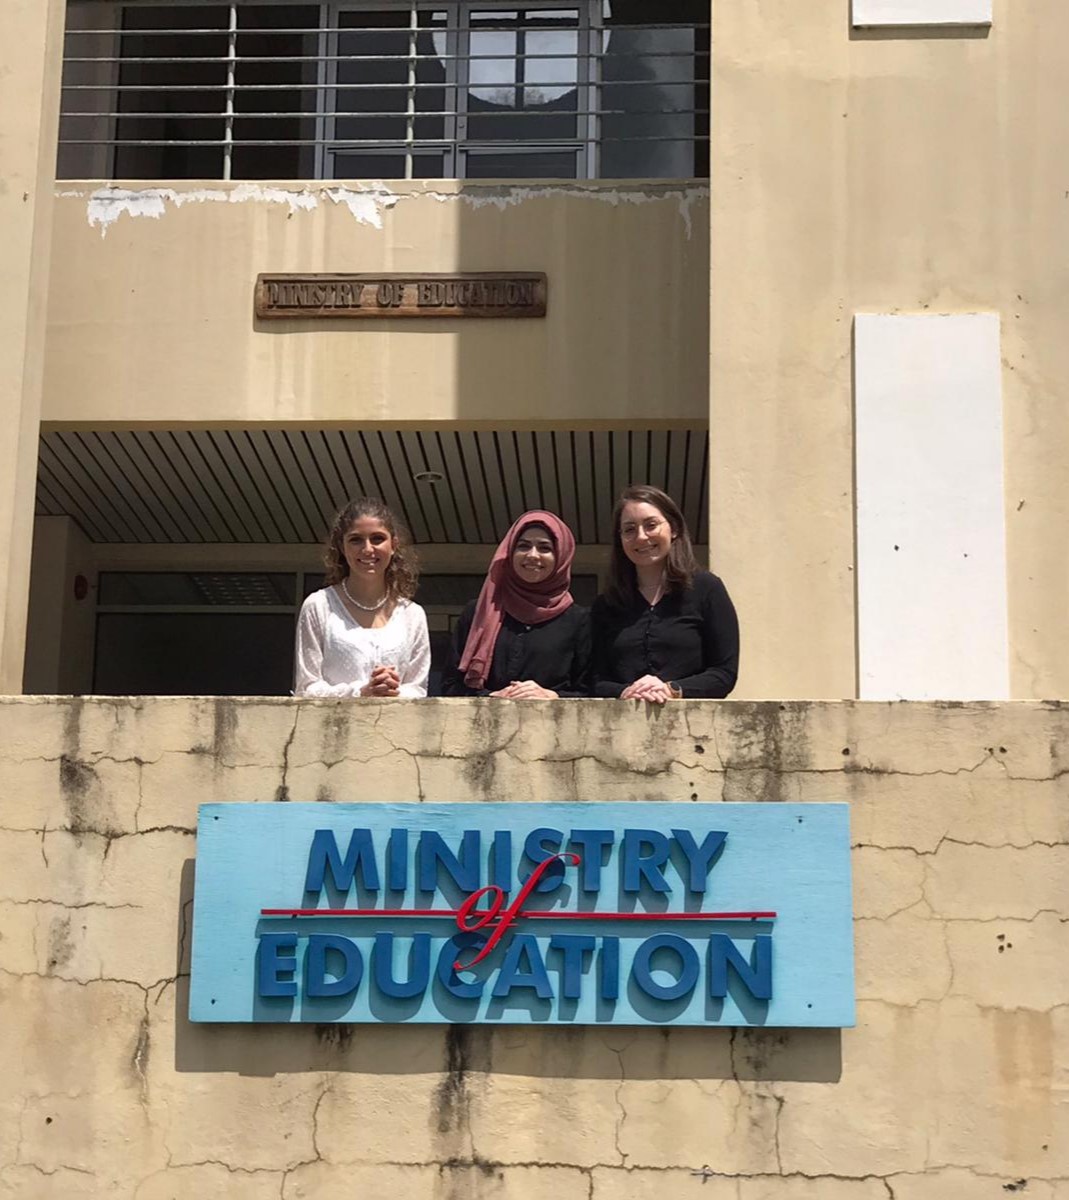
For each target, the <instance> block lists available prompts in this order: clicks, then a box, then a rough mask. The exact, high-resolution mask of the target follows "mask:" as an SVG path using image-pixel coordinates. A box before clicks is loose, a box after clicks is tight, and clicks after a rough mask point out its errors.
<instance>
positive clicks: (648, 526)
mask: <svg viewBox="0 0 1069 1200" xmlns="http://www.w3.org/2000/svg"><path fill="white" fill-rule="evenodd" d="M663 524H664V521H662V520H660V519H659V518H657V517H650V518H649V519H648V520H645V521H643V522H642V524H641V525H630V524H628V525H621V526H620V537H621V538H623V540H624V541H625V542H631V541H634V540H635V538H637V537H638V531H639V530H640V529H641V530H642V532H643V533H644V534H645V535H646V536H647V537H653V535H654V534H655V533H656V532H657V530H658V529H660V527H661V526H662V525H663Z"/></svg>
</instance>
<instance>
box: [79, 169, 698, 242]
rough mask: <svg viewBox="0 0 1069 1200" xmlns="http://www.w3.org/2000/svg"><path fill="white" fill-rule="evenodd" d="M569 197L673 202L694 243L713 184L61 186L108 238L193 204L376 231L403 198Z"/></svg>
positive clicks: (490, 201) (484, 202)
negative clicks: (328, 218) (282, 213)
mask: <svg viewBox="0 0 1069 1200" xmlns="http://www.w3.org/2000/svg"><path fill="white" fill-rule="evenodd" d="M560 195H566V196H569V197H571V198H574V199H577V200H588V201H590V200H593V201H596V202H598V203H600V204H608V205H611V206H613V207H618V206H620V205H622V204H626V205H637V204H654V203H664V202H667V203H674V204H676V205H677V206H678V211H679V217H680V220H681V221H682V222H683V228H684V232H685V234H686V237H687V239H688V240H689V239H690V237H691V234H692V232H693V220H692V209H693V206H694V205H695V204H696V203H698V202H700V201H702V200H705V199H708V196H709V188H708V187H704V186H694V187H687V186H681V185H676V184H672V185H666V186H661V185H657V184H644V185H642V186H637V187H614V188H599V187H582V186H580V187H575V186H564V187H561V186H535V187H525V186H509V185H506V186H499V187H495V186H490V187H477V188H463V189H461V190H458V191H441V190H434V189H419V190H413V191H394V190H393V189H391V188H390V187H389V185H387V184H386V183H384V182H382V181H369V182H367V183H363V184H345V185H344V186H338V187H330V188H285V187H277V186H270V185H265V184H259V183H241V184H237V185H236V186H233V187H225V186H223V187H194V188H190V189H188V190H179V189H177V188H172V187H146V188H125V187H115V186H105V187H99V188H94V189H93V190H92V191H84V190H78V189H73V190H71V189H66V190H57V192H56V196H57V198H58V199H78V200H85V201H86V220H87V221H88V223H89V225H90V227H91V228H94V229H95V228H99V229H100V235H101V237H106V236H107V232H108V229H109V228H110V227H111V226H112V225H114V224H115V222H116V221H118V220H119V219H120V218H122V217H124V216H126V217H131V218H134V219H138V218H146V217H147V218H149V219H151V220H154V221H158V220H160V218H161V217H163V216H165V215H166V213H167V211H168V209H169V208H175V209H178V208H182V207H183V206H184V205H186V204H250V203H251V204H267V205H286V206H287V207H288V208H289V211H290V214H291V215H293V214H295V213H298V212H314V211H315V210H316V209H318V208H319V207H320V204H321V202H322V201H323V200H329V201H331V203H333V204H336V205H343V206H344V207H345V208H347V209H348V210H349V213H350V215H351V216H352V217H353V220H355V221H356V222H357V223H358V224H360V225H370V226H372V227H373V228H375V229H381V228H382V227H383V216H384V214H385V213H387V212H390V211H391V210H392V209H394V208H396V207H397V205H399V204H401V203H402V202H403V201H408V200H415V199H419V198H421V197H422V198H425V199H428V200H433V201H436V202H438V203H439V204H464V205H466V206H467V207H469V208H472V209H480V208H488V207H490V208H496V209H497V210H498V211H504V210H505V209H507V208H513V207H515V206H517V205H521V204H526V203H528V202H530V201H535V200H541V199H544V198H547V197H551V196H560Z"/></svg>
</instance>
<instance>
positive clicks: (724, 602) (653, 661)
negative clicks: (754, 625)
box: [590, 571, 739, 699]
mask: <svg viewBox="0 0 1069 1200" xmlns="http://www.w3.org/2000/svg"><path fill="white" fill-rule="evenodd" d="M590 621H591V626H592V629H593V642H594V647H593V676H594V679H593V691H594V695H595V696H619V695H620V693H621V692H622V691H623V690H624V688H625V687H627V685H628V684H629V683H634V682H635V680H636V679H641V678H642V676H643V675H656V676H657V678H658V679H663V680H664V681H665V683H671V684H674V685H675V686H676V687H677V688H680V689H681V690H682V692H683V696H684V698H687V699H719V698H721V697H723V696H727V695H728V694H729V693H730V692H731V689H732V688H733V687H734V686H735V678H736V676H737V675H738V673H739V621H738V617H736V615H735V606H734V605H733V604H732V603H731V597H730V596H729V595H728V593H727V588H725V587H724V585H723V584H722V583H721V582H720V580H719V579H718V578H717V577H716V576H715V575H710V573H709V572H708V571H698V572H696V573H695V576H694V583H693V584H692V585H691V587H689V588H685V589H683V590H679V589H673V590H672V591H670V592H669V593H668V594H667V595H666V596H663V597H662V598H661V599H660V600H658V602H657V603H656V604H654V605H653V606H652V607H651V606H650V605H649V604H647V603H646V601H645V600H644V599H643V597H642V596H641V595H640V594H639V593H638V592H635V594H634V596H633V597H632V598H631V599H630V600H629V601H628V602H627V603H626V604H624V605H623V606H622V607H620V606H618V605H615V604H612V603H611V602H610V601H609V600H608V599H607V598H606V597H605V596H599V597H598V598H597V600H595V601H594V607H593V608H592V609H591V610H590Z"/></svg>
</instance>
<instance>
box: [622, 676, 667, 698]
mask: <svg viewBox="0 0 1069 1200" xmlns="http://www.w3.org/2000/svg"><path fill="white" fill-rule="evenodd" d="M620 699H621V700H648V701H649V702H650V703H651V704H664V703H665V701H667V700H678V699H679V692H678V691H676V690H675V689H674V688H673V687H672V685H671V684H670V683H665V681H664V680H663V679H658V678H657V676H656V675H643V676H642V678H641V679H636V680H635V682H634V683H629V684H628V685H627V687H625V688H624V690H623V691H622V692H621V693H620Z"/></svg>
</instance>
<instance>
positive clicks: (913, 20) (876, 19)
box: [853, 0, 994, 27]
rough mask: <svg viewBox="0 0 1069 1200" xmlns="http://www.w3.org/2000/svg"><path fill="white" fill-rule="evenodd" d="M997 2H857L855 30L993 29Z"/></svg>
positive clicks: (907, 0) (918, 0) (891, 0)
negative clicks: (910, 27) (908, 27)
mask: <svg viewBox="0 0 1069 1200" xmlns="http://www.w3.org/2000/svg"><path fill="white" fill-rule="evenodd" d="M993 4H994V0H853V23H854V25H855V27H872V26H874V27H879V26H903V25H990V24H991V21H992V16H993V11H992V10H993Z"/></svg>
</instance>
